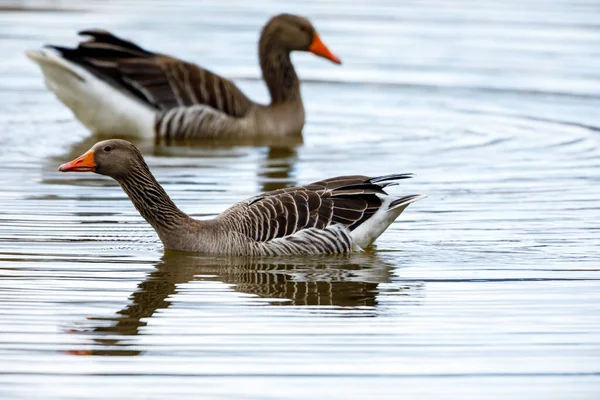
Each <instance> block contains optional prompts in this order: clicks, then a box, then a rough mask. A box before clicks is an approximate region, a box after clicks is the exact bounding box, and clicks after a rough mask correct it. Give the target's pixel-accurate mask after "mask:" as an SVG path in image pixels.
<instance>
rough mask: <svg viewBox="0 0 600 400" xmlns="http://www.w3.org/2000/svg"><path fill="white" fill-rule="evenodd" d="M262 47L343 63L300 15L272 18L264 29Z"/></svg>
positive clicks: (261, 40) (282, 15)
mask: <svg viewBox="0 0 600 400" xmlns="http://www.w3.org/2000/svg"><path fill="white" fill-rule="evenodd" d="M260 45H261V47H262V48H264V49H265V50H267V51H269V50H275V49H279V50H283V51H286V52H291V51H308V52H311V53H313V54H316V55H317V56H319V57H323V58H326V59H328V60H330V61H331V62H334V63H336V64H341V63H342V61H341V60H340V59H339V58H338V57H337V56H336V55H334V54H333V53H332V52H331V51H330V50H329V49H328V48H327V46H325V44H324V43H323V42H322V41H321V38H320V37H319V35H318V34H317V31H316V29H315V27H314V26H313V25H312V24H311V23H310V21H309V20H308V19H306V18H304V17H300V16H298V15H293V14H279V15H277V16H275V17H273V18H271V19H270V20H269V22H267V24H266V25H265V27H264V28H263V31H262V34H261V39H260ZM261 50H262V49H261Z"/></svg>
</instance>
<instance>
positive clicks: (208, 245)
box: [58, 139, 425, 256]
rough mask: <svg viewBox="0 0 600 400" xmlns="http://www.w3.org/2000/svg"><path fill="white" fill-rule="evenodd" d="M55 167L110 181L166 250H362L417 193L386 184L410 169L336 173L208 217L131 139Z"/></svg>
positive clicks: (242, 253)
mask: <svg viewBox="0 0 600 400" xmlns="http://www.w3.org/2000/svg"><path fill="white" fill-rule="evenodd" d="M58 170H59V171H61V172H95V173H97V174H101V175H106V176H109V177H111V178H113V179H115V180H116V181H117V182H118V183H119V185H120V186H121V187H122V188H123V190H124V191H125V193H126V194H127V195H128V196H129V198H130V200H131V201H132V202H133V205H134V206H135V208H136V209H137V210H138V212H139V213H140V214H141V215H142V217H143V218H144V219H145V220H146V221H147V222H148V223H149V224H150V225H151V226H152V227H153V228H154V230H155V231H156V233H157V234H158V237H159V238H160V240H161V241H162V243H163V246H164V248H165V249H166V250H174V251H187V252H200V253H215V254H226V255H234V256H284V255H288V256H289V255H311V254H334V253H349V252H353V251H360V250H364V249H366V248H367V247H368V246H369V245H370V244H371V243H373V241H375V239H377V237H379V236H380V235H381V234H382V233H383V232H384V231H385V230H386V229H387V228H388V227H389V226H390V225H391V224H392V222H394V221H395V220H396V218H398V216H400V214H401V213H402V212H403V211H404V209H406V207H407V206H408V205H409V204H411V203H414V202H415V201H417V200H419V199H422V198H423V197H425V196H423V195H418V194H417V195H410V196H403V197H394V196H390V195H388V194H387V193H386V192H385V190H384V188H385V187H387V186H390V185H393V184H396V181H398V180H401V179H406V178H410V177H411V176H412V174H392V175H385V176H378V177H367V176H361V175H353V176H338V177H335V178H329V179H325V180H322V181H319V182H314V183H311V184H309V185H305V186H298V187H292V188H285V189H278V190H274V191H271V192H265V193H262V194H259V195H257V196H255V197H252V198H249V199H247V200H244V201H242V202H240V203H237V204H235V205H233V206H231V207H230V208H228V209H227V210H225V211H224V212H223V213H221V214H219V215H218V216H216V217H215V218H213V219H209V220H196V219H193V218H192V217H190V216H189V215H187V214H186V213H184V212H183V211H181V210H180V209H179V208H178V207H177V206H176V205H175V203H174V202H173V201H172V200H171V198H170V197H169V196H168V195H167V193H166V192H165V190H164V189H163V188H162V186H161V185H160V184H159V183H158V182H157V180H156V179H155V178H154V176H153V175H152V173H151V172H150V169H149V168H148V165H147V164H146V162H145V161H144V157H143V156H142V154H141V153H140V151H139V150H138V149H137V148H136V147H135V146H134V145H133V144H131V143H130V142H128V141H126V140H121V139H110V140H105V141H101V142H98V143H96V144H95V145H94V146H92V148H91V149H90V150H89V151H87V152H86V153H85V154H83V155H81V156H80V157H78V158H76V159H74V160H73V161H71V162H68V163H66V164H62V165H61V166H60V167H59V168H58Z"/></svg>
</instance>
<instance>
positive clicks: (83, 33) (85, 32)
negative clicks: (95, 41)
mask: <svg viewBox="0 0 600 400" xmlns="http://www.w3.org/2000/svg"><path fill="white" fill-rule="evenodd" d="M77 34H78V35H79V36H94V37H95V36H112V34H111V33H110V32H109V31H105V30H104V29H84V30H82V31H79V32H77Z"/></svg>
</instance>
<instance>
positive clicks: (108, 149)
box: [104, 146, 112, 153]
mask: <svg viewBox="0 0 600 400" xmlns="http://www.w3.org/2000/svg"><path fill="white" fill-rule="evenodd" d="M111 150H112V147H110V146H106V147H105V148H104V151H105V152H107V153H108V152H109V151H111Z"/></svg>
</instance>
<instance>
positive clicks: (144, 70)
mask: <svg viewBox="0 0 600 400" xmlns="http://www.w3.org/2000/svg"><path fill="white" fill-rule="evenodd" d="M80 34H82V35H88V36H91V38H90V39H89V40H87V41H84V42H81V43H79V46H78V47H77V48H75V49H71V48H66V47H60V46H47V47H48V48H49V49H42V50H38V51H28V52H27V56H28V57H29V58H30V59H31V60H33V61H34V62H36V63H37V64H38V65H39V66H40V67H41V69H42V72H43V74H44V78H45V82H46V86H47V87H48V88H49V89H50V90H51V91H53V92H54V93H55V94H56V96H57V97H58V98H59V99H60V100H61V101H62V102H63V103H64V104H65V105H66V106H67V107H69V108H70V109H71V110H72V111H73V113H74V114H75V116H76V117H77V119H79V120H80V121H81V122H82V123H83V124H84V125H85V126H86V127H88V128H89V129H90V130H91V131H92V132H94V133H99V134H105V135H118V136H129V137H142V138H152V137H153V138H154V139H155V140H157V141H158V140H161V139H165V140H171V139H173V140H186V139H219V138H233V139H235V138H241V137H254V136H256V137H282V136H289V135H299V134H301V132H302V128H303V126H304V106H303V104H302V97H301V95H300V82H299V80H298V76H297V75H296V71H295V70H294V66H293V65H292V62H291V60H290V52H292V51H309V52H311V53H313V54H316V55H318V56H320V57H324V58H326V59H328V60H330V61H332V62H334V63H336V64H340V63H341V61H340V59H339V58H337V57H336V56H335V55H334V54H333V53H331V51H329V49H328V48H327V47H326V46H325V45H324V44H323V42H322V41H321V39H320V37H319V35H318V34H317V32H316V30H315V28H314V27H313V26H312V24H311V23H310V21H308V20H307V19H306V18H303V17H300V16H296V15H290V14H281V15H278V16H275V17H273V18H272V19H271V20H269V22H268V23H267V24H266V25H265V27H264V28H263V30H262V33H261V36H260V41H259V46H258V47H259V58H260V67H261V69H262V75H263V79H264V80H265V83H266V84H267V87H268V89H269V93H270V96H271V104H269V105H262V104H257V103H255V102H253V101H252V100H250V99H249V98H248V97H246V95H244V93H242V91H241V90H240V89H238V88H237V86H236V85H235V84H233V82H231V81H230V80H228V79H225V78H223V77H221V76H219V75H216V74H214V73H212V72H210V71H208V70H206V69H203V68H201V67H199V66H197V65H195V64H191V63H188V62H185V61H182V60H179V59H177V58H173V57H170V56H167V55H163V54H158V53H152V52H150V51H147V50H145V49H143V48H141V47H139V46H138V45H136V44H134V43H132V42H128V41H125V40H123V39H120V38H118V37H116V36H114V35H112V34H110V33H109V32H106V31H103V30H86V31H82V32H80Z"/></svg>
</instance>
